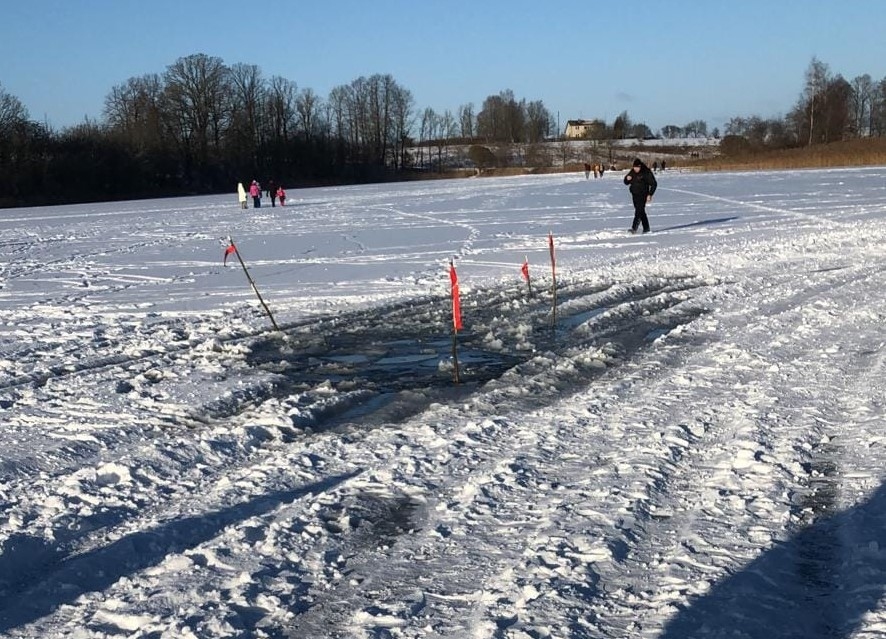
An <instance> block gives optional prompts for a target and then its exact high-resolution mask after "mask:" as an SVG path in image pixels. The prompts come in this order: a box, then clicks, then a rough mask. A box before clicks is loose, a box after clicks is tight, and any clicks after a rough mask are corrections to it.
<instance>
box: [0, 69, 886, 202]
mask: <svg viewBox="0 0 886 639" xmlns="http://www.w3.org/2000/svg"><path fill="white" fill-rule="evenodd" d="M602 124H603V126H602V128H601V135H602V136H603V137H604V138H605V139H608V140H613V139H625V138H639V139H644V138H650V137H654V134H653V132H652V131H651V130H650V128H649V127H648V126H647V125H646V124H645V123H642V122H640V123H635V122H633V121H632V120H631V118H630V116H629V115H628V113H627V112H626V111H625V112H622V113H621V114H619V115H618V116H617V117H616V118H615V119H614V121H613V122H612V123H611V124H606V123H602ZM557 127H558V123H557V122H555V120H554V118H553V116H552V115H551V113H550V111H549V110H548V109H547V108H546V107H545V105H544V103H543V102H542V101H541V100H535V101H527V100H526V99H522V98H521V99H518V98H517V97H516V96H515V95H514V93H513V91H511V90H503V91H501V92H499V93H498V94H493V95H490V96H488V97H487V98H486V99H485V100H484V101H483V103H482V104H481V105H480V107H479V109H477V108H475V106H474V104H473V103H468V104H464V105H461V106H460V107H459V108H458V109H457V111H456V112H455V113H453V112H451V111H449V110H445V111H443V112H437V111H435V110H434V109H432V108H425V109H424V110H418V109H417V107H416V105H415V100H414V98H413V96H412V93H411V92H410V91H409V90H408V89H407V88H405V87H403V86H402V85H400V84H399V83H398V82H397V81H396V80H395V79H394V78H393V77H392V76H391V75H384V74H375V75H372V76H370V77H359V78H357V79H356V80H353V81H352V82H350V83H349V84H343V85H340V86H336V87H334V88H333V89H332V90H331V91H330V92H329V95H328V96H327V97H326V98H323V97H321V96H319V95H317V94H316V93H315V92H314V91H313V90H312V89H310V88H299V87H298V86H297V84H296V83H295V82H294V81H292V80H289V79H287V78H283V77H280V76H272V77H266V76H265V75H264V74H263V72H262V71H261V69H260V68H259V67H258V66H256V65H254V64H244V63H238V64H233V65H227V64H225V63H224V61H223V60H222V59H221V58H217V57H213V56H209V55H206V54H202V53H198V54H194V55H189V56H186V57H182V58H179V59H178V60H176V61H175V62H173V63H172V64H170V65H169V66H168V67H167V68H166V70H165V71H164V72H162V73H151V74H146V75H142V76H138V77H132V78H129V79H128V80H126V81H125V82H122V83H121V84H118V85H116V86H114V87H112V88H111V89H110V91H109V92H108V94H107V96H106V98H105V103H104V109H103V112H102V114H101V117H100V118H99V119H96V120H90V119H86V120H85V121H84V122H83V123H81V124H78V125H75V126H72V127H68V128H65V129H63V130H61V131H54V130H53V129H52V128H51V127H50V126H48V125H46V124H42V123H39V122H36V121H33V120H32V119H31V118H30V116H29V114H28V111H27V109H26V107H25V106H24V105H23V104H22V102H21V101H20V100H19V99H18V98H16V97H15V96H13V95H11V94H9V93H7V92H6V91H4V90H3V88H2V86H0V206H14V205H23V204H44V203H62V202H74V201H88V200H100V199H122V198H132V197H150V196H161V195H179V194H185V193H208V192H219V191H226V190H232V189H233V186H234V185H235V184H236V182H238V181H247V180H251V179H253V178H258V179H260V180H267V179H274V180H275V181H277V182H278V183H284V184H286V185H287V186H297V185H308V184H326V183H346V182H359V181H369V180H373V181H377V180H384V179H395V178H402V177H403V176H404V175H406V174H408V173H409V172H411V171H415V170H416V169H423V170H424V169H427V168H429V167H431V168H433V167H438V168H442V167H443V166H444V158H445V157H446V155H447V147H448V146H450V145H454V144H473V145H474V146H475V147H476V146H478V145H480V144H488V145H502V146H510V147H515V146H516V147H519V146H520V145H535V146H538V143H540V142H543V141H546V140H551V139H556V138H559V136H560V132H559V131H558V130H557ZM724 133H725V137H724V138H723V141H722V143H721V148H722V149H723V150H724V152H745V151H753V150H755V149H761V148H786V147H792V146H803V145H812V144H821V143H827V142H833V141H838V140H845V139H847V138H852V137H872V136H883V135H886V78H884V79H883V80H880V81H879V82H876V81H874V80H873V79H872V78H871V76H870V75H862V76H859V77H857V78H855V79H853V80H852V81H851V82H850V81H847V80H846V79H844V78H843V76H841V75H840V74H833V73H831V71H830V68H829V67H828V65H827V64H825V63H823V62H821V61H820V60H818V59H816V58H813V59H812V62H811V63H810V65H809V68H808V69H807V71H806V74H805V84H804V88H803V91H802V92H801V94H800V97H799V99H798V101H797V104H796V105H795V106H794V108H793V109H792V110H791V111H790V112H789V113H788V115H787V116H784V117H776V118H769V119H764V118H761V117H758V116H750V117H735V118H732V119H731V120H730V121H729V122H728V123H727V124H726V126H725V131H724ZM711 135H713V137H719V136H720V132H719V130H717V129H714V130H713V131H712V132H711ZM659 136H660V137H664V138H680V137H705V136H708V129H707V124H706V123H705V122H704V121H703V120H694V121H692V122H689V123H688V124H686V125H685V126H682V127H681V126H676V125H668V126H665V127H663V128H662V129H661V130H660V131H659ZM481 150H482V149H481ZM564 152H565V151H564ZM518 155H519V153H518ZM538 155H539V157H540V158H542V159H544V158H545V157H546V155H545V154H538ZM526 159H527V158H526V157H521V158H520V161H526ZM530 160H531V158H530Z"/></svg>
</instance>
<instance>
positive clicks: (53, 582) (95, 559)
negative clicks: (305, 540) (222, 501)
mask: <svg viewBox="0 0 886 639" xmlns="http://www.w3.org/2000/svg"><path fill="white" fill-rule="evenodd" d="M357 474H359V473H358V472H355V473H350V474H345V475H339V476H334V477H329V478H327V479H324V480H323V481H319V482H316V483H314V484H311V485H308V486H302V487H300V488H296V489H293V490H286V491H277V492H273V493H269V494H266V495H261V496H258V497H256V498H255V499H253V500H252V501H249V502H245V503H240V504H237V505H234V506H231V507H229V508H225V509H223V510H218V511H215V512H211V513H206V514H202V515H197V516H193V517H183V518H179V519H174V520H172V521H168V522H166V523H164V524H162V525H160V526H158V527H157V528H154V529H153V530H142V531H138V532H134V533H131V534H129V535H126V536H124V537H122V538H120V539H118V540H117V541H114V542H112V543H110V544H109V545H107V546H104V547H102V548H96V549H94V550H89V551H86V552H83V553H79V554H68V552H67V551H66V550H65V549H64V548H62V547H59V546H58V545H53V544H51V543H49V542H48V541H47V540H45V539H42V538H37V537H31V536H28V535H15V536H13V537H11V538H10V539H8V540H7V541H6V543H5V544H4V547H3V550H2V554H0V597H2V604H0V633H5V632H8V631H10V630H13V629H15V628H19V627H21V626H23V625H26V624H28V623H31V622H34V621H36V620H38V619H41V618H43V617H45V616H47V615H50V614H52V613H53V612H54V611H56V610H57V609H58V608H60V607H61V606H63V605H65V604H70V603H73V602H74V601H75V600H76V599H77V598H78V597H80V596H81V595H83V594H85V593H89V592H100V591H102V590H105V589H106V588H108V587H110V586H111V585H113V584H114V583H116V582H117V581H119V580H120V579H121V578H123V577H127V576H131V575H134V574H135V573H137V572H139V571H141V570H144V569H146V568H150V567H152V566H156V565H158V564H160V563H161V562H162V561H163V560H164V559H165V558H166V557H167V556H169V555H172V554H177V553H181V552H184V551H185V550H189V549H192V548H195V547H196V546H198V545H199V544H201V543H203V542H205V541H207V540H209V539H212V538H214V537H215V536H217V535H218V534H219V533H220V532H221V531H222V530H223V529H225V528H227V527H228V526H231V525H234V524H238V523H240V522H243V521H245V520H247V519H249V518H250V517H257V516H261V515H263V514H265V513H268V512H270V511H272V510H274V509H275V508H277V507H278V506H280V505H281V504H286V503H290V502H293V501H295V500H297V499H300V498H302V497H304V496H306V495H310V494H313V493H318V492H323V491H327V490H330V489H332V488H334V487H336V486H338V485H339V484H341V483H343V482H345V481H347V480H348V479H350V478H351V477H354V476H355V475H357ZM280 569H281V570H283V568H282V567H281V568H280ZM10 593H14V594H10ZM254 616H255V615H241V619H240V623H245V624H246V625H248V624H249V619H250V618H251V617H254Z"/></svg>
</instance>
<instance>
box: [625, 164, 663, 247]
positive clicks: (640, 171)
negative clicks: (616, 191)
mask: <svg viewBox="0 0 886 639" xmlns="http://www.w3.org/2000/svg"><path fill="white" fill-rule="evenodd" d="M624 181H625V184H627V185H628V186H629V187H630V190H631V197H632V198H633V199H634V222H633V223H632V224H631V233H636V232H637V228H638V227H639V226H640V224H642V225H643V232H644V233H648V232H649V218H648V217H646V204H647V203H648V202H651V201H652V194H653V193H655V189H657V188H658V182H656V180H655V174H654V173H653V172H652V171H651V170H650V169H649V167H648V166H646V165H645V164H643V162H641V161H640V158H637V159H636V160H634V166H633V167H632V168H631V170H630V172H629V173H628V174H627V175H626V176H625V180H624Z"/></svg>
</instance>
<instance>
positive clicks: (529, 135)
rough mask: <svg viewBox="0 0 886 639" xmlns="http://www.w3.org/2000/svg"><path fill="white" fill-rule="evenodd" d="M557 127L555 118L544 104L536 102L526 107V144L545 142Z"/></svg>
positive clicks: (539, 101)
mask: <svg viewBox="0 0 886 639" xmlns="http://www.w3.org/2000/svg"><path fill="white" fill-rule="evenodd" d="M555 127H556V124H554V117H553V116H552V115H551V112H550V111H548V109H547V108H546V107H545V105H544V102H542V101H541V100H535V101H534V102H530V103H529V104H528V105H526V140H525V141H526V142H529V143H530V144H533V143H536V142H543V141H544V140H545V138H547V137H548V136H549V135H550V134H551V131H553V130H554V128H555Z"/></svg>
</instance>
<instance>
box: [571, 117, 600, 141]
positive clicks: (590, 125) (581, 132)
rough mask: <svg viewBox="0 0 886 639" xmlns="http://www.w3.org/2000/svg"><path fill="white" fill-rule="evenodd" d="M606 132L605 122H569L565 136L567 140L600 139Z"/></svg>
mask: <svg viewBox="0 0 886 639" xmlns="http://www.w3.org/2000/svg"><path fill="white" fill-rule="evenodd" d="M605 130H606V123H605V122H603V120H568V121H567V122H566V133H565V135H566V137H567V138H591V139H600V138H602V137H603V133H604V131H605Z"/></svg>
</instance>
